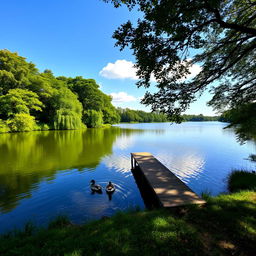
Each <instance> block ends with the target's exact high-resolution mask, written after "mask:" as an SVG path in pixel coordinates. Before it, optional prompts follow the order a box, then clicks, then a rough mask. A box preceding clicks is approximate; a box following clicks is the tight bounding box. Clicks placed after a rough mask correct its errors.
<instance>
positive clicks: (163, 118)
mask: <svg viewBox="0 0 256 256" xmlns="http://www.w3.org/2000/svg"><path fill="white" fill-rule="evenodd" d="M117 112H118V114H119V116H120V120H121V122H139V123H152V122H168V117H167V115H165V114H162V113H157V112H152V113H149V112H145V111H142V110H132V109H129V108H126V109H122V108H117Z"/></svg>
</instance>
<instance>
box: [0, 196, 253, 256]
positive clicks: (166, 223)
mask: <svg viewBox="0 0 256 256" xmlns="http://www.w3.org/2000/svg"><path fill="white" fill-rule="evenodd" d="M205 199H206V200H207V205H206V206H205V207H201V208H200V207H197V206H191V207H186V208H183V209H182V210H180V211H169V210H154V211H139V212H130V213H124V212H123V213H122V212H120V213H118V214H116V215H115V216H113V217H111V218H105V219H102V220H98V221H93V222H90V223H88V224H85V225H81V226H77V225H73V224H72V223H70V222H69V221H68V219H66V218H64V217H62V218H58V219H56V220H55V221H53V222H52V223H50V225H49V227H48V228H45V229H39V230H38V229H36V228H35V227H33V226H32V225H31V224H27V226H26V228H25V229H24V231H22V232H16V233H12V234H6V235H5V236H1V237H0V251H1V255H3V256H13V255H22V256H23V255H26V256H29V255H31V256H32V255H54V256H55V255H66V256H71V255H72V256H79V255H98V256H100V255H152V256H153V255H154V256H155V255H248V256H249V255H255V243H256V222H255V218H254V217H255V213H256V192H253V191H241V192H237V193H234V194H231V195H219V196H217V197H209V196H206V197H205Z"/></svg>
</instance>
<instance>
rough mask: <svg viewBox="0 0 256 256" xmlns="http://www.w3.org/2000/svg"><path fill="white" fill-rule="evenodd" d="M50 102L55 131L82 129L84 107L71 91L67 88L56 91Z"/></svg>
mask: <svg viewBox="0 0 256 256" xmlns="http://www.w3.org/2000/svg"><path fill="white" fill-rule="evenodd" d="M50 102H51V106H52V108H53V111H52V118H53V121H54V128H55V129H61V130H67V129H79V128H82V112H83V107H82V104H81V102H79V101H78V99H77V96H76V95H75V94H74V93H73V92H72V91H71V90H69V89H68V88H66V87H63V88H60V89H59V90H56V91H55V92H54V94H53V96H52V98H51V99H50Z"/></svg>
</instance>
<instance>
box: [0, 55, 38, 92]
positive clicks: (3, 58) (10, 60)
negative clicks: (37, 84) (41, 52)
mask: <svg viewBox="0 0 256 256" xmlns="http://www.w3.org/2000/svg"><path fill="white" fill-rule="evenodd" d="M36 74H38V70H37V69H36V68H35V65H34V64H33V63H31V62H27V61H26V58H24V57H21V56H19V55H18V54H17V53H15V52H14V53H13V52H10V51H8V50H0V95H3V94H6V93H7V92H8V90H9V89H14V88H23V89H25V88H26V87H27V85H28V84H29V76H30V75H36Z"/></svg>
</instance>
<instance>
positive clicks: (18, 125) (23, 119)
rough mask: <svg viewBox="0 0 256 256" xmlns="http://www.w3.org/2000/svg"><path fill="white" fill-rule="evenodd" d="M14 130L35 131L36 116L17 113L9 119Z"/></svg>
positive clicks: (8, 122)
mask: <svg viewBox="0 0 256 256" xmlns="http://www.w3.org/2000/svg"><path fill="white" fill-rule="evenodd" d="M7 124H8V126H9V127H10V130H11V131H12V132H29V131H33V130H34V129H35V126H36V122H35V117H33V116H31V115H29V114H26V113H19V114H15V115H14V117H13V118H12V119H9V120H8V121H7Z"/></svg>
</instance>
